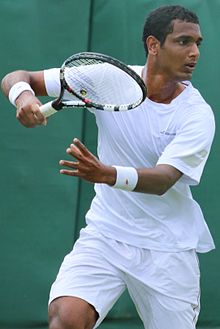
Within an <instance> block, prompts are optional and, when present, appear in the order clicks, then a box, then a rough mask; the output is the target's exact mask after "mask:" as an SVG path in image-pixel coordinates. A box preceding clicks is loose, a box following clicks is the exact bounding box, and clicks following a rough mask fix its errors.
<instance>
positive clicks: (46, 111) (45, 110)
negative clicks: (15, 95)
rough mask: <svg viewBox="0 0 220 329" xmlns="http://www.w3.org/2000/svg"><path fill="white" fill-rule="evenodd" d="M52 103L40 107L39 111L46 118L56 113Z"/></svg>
mask: <svg viewBox="0 0 220 329" xmlns="http://www.w3.org/2000/svg"><path fill="white" fill-rule="evenodd" d="M52 103H53V102H52V101H51V102H48V103H46V104H44V105H41V106H40V111H41V113H42V114H43V115H44V116H45V117H46V118H48V117H50V116H51V115H53V114H54V113H57V110H55V108H53V106H52Z"/></svg>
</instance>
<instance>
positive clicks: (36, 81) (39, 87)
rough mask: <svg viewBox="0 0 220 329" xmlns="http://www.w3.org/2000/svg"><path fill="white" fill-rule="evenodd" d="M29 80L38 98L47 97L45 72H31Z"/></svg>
mask: <svg viewBox="0 0 220 329" xmlns="http://www.w3.org/2000/svg"><path fill="white" fill-rule="evenodd" d="M29 79H30V85H31V88H32V89H33V90H34V92H35V94H36V96H47V91H46V86H45V81H44V71H35V72H29Z"/></svg>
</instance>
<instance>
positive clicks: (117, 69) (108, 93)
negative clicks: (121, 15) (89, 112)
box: [40, 52, 147, 117]
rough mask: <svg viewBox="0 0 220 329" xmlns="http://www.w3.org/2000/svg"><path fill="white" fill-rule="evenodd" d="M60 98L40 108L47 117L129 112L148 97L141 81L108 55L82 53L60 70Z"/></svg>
mask: <svg viewBox="0 0 220 329" xmlns="http://www.w3.org/2000/svg"><path fill="white" fill-rule="evenodd" d="M60 85H61V89H60V95H59V97H58V98H57V99H55V100H53V101H51V102H49V103H46V104H44V105H42V106H41V107H40V110H41V112H42V113H43V114H44V116H45V117H49V116H50V115H52V114H54V113H56V112H57V111H59V110H61V109H63V108H76V107H81V108H82V107H84V108H94V109H98V110H104V111H126V110H130V109H134V108H135V107H137V106H138V105H140V104H141V103H142V102H143V101H144V99H145V97H146V94H147V91H146V86H145V84H144V82H143V80H142V79H141V77H140V76H139V75H138V74H137V73H136V72H134V71H133V70H132V69H131V68H130V67H128V66H127V65H125V64H124V63H122V62H120V61H119V60H117V59H115V58H112V57H110V56H107V55H103V54H98V53H92V52H83V53H78V54H75V55H73V56H71V57H69V58H68V59H66V60H65V62H64V63H63V65H62V66H61V68H60Z"/></svg>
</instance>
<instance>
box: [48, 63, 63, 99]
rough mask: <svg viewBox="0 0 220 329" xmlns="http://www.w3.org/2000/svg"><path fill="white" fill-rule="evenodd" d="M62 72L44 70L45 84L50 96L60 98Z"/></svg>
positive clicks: (55, 69)
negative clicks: (60, 76)
mask: <svg viewBox="0 0 220 329" xmlns="http://www.w3.org/2000/svg"><path fill="white" fill-rule="evenodd" d="M59 75H60V70H59V69H57V68H53V69H49V70H44V82H45V87H46V91H47V94H48V96H50V97H58V96H59V94H60V78H59Z"/></svg>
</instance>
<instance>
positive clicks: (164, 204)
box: [45, 66, 215, 252]
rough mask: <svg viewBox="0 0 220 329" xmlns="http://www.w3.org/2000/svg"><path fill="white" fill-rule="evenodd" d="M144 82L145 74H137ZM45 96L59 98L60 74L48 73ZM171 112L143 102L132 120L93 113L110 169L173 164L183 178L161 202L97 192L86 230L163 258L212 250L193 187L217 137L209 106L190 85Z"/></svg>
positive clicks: (105, 189) (129, 115)
mask: <svg viewBox="0 0 220 329" xmlns="http://www.w3.org/2000/svg"><path fill="white" fill-rule="evenodd" d="M132 68H133V69H134V70H136V72H138V73H139V74H140V72H141V69H142V67H141V66H132ZM45 83H46V88H47V92H48V95H50V96H57V95H58V94H59V70H57V69H51V70H46V71H45ZM186 84H187V86H186V88H185V89H184V91H183V92H182V93H181V94H180V95H179V96H178V97H176V98H175V99H174V100H173V101H172V102H171V103H170V104H159V103H155V102H152V101H151V100H150V99H148V98H147V99H146V100H145V101H144V102H143V103H142V104H141V105H140V106H139V107H138V108H136V109H134V110H130V111H127V112H104V111H99V110H94V111H93V113H94V115H95V117H96V123H97V126H98V150H97V153H98V156H99V159H100V160H101V161H102V162H103V163H105V164H107V165H120V166H132V167H135V168H143V167H148V168H151V167H154V166H156V165H157V164H169V165H172V166H174V167H175V168H177V169H178V170H180V171H181V172H182V173H183V176H182V177H181V179H180V180H179V181H178V182H177V183H176V184H175V185H174V186H173V187H171V188H170V189H169V190H168V191H167V192H166V193H165V194H164V195H162V196H157V195H151V194H145V193H138V192H127V191H122V190H118V189H114V188H112V187H110V186H108V185H106V184H95V197H94V199H93V201H92V203H91V207H90V209H89V211H88V212H87V214H86V223H87V224H89V225H91V226H95V228H96V229H98V230H99V231H100V232H101V233H102V234H103V235H106V236H108V237H111V238H114V239H116V240H118V241H121V242H125V243H128V244H131V245H134V246H138V247H143V248H147V249H154V250H161V251H174V252H175V251H176V252H178V251H182V250H188V249H196V250H197V251H198V252H207V251H209V250H211V249H213V248H214V243H213V240H212V237H211V234H210V232H209V229H208V227H207V224H206V222H205V220H204V217H203V214H202V211H201V209H200V207H199V205H198V203H197V202H196V201H195V200H194V199H193V197H192V194H191V191H190V187H189V186H190V185H196V184H198V183H199V181H200V178H201V175H202V172H203V169H204V165H205V163H206V160H207V158H208V155H209V152H210V148H211V144H212V141H213V137H214V131H215V122H214V116H213V113H212V110H211V108H210V106H209V105H208V104H207V103H206V102H205V100H204V99H203V98H202V96H201V95H200V93H199V92H198V90H196V89H195V88H194V87H193V86H192V84H191V83H190V82H187V83H186Z"/></svg>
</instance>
